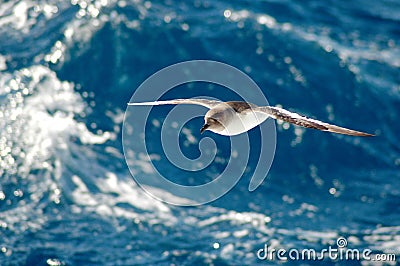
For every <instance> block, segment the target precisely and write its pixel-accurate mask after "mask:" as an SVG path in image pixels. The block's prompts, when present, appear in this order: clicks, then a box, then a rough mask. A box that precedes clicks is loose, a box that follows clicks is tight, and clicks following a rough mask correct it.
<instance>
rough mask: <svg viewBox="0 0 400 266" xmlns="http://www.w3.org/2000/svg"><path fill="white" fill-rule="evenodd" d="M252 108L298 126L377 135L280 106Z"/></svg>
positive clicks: (352, 134) (356, 134) (335, 131)
mask: <svg viewBox="0 0 400 266" xmlns="http://www.w3.org/2000/svg"><path fill="white" fill-rule="evenodd" d="M252 110H253V111H254V112H262V113H266V114H268V115H269V116H271V117H272V118H274V119H278V120H282V121H285V122H288V123H291V124H294V125H297V126H302V127H306V128H314V129H319V130H322V131H328V132H333V133H338V134H345V135H351V136H360V137H370V136H375V135H373V134H369V133H364V132H360V131H355V130H351V129H348V128H344V127H339V126H335V125H331V124H328V123H325V122H322V121H319V120H315V119H312V118H308V117H306V116H302V115H299V114H297V113H292V112H289V111H287V110H285V109H282V108H279V107H273V106H262V107H256V108H252Z"/></svg>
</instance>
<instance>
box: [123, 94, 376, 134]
mask: <svg viewBox="0 0 400 266" xmlns="http://www.w3.org/2000/svg"><path fill="white" fill-rule="evenodd" d="M167 104H168V105H169V104H173V105H176V104H194V105H201V106H204V107H206V108H208V109H209V110H208V112H207V113H206V114H205V116H204V125H203V126H202V127H201V129H200V133H201V134H202V133H204V131H206V130H208V131H211V132H214V133H216V134H220V135H224V136H235V135H239V134H242V133H244V132H247V131H249V130H250V129H252V128H254V127H256V126H258V125H260V124H261V123H263V122H264V121H265V120H267V118H269V117H271V118H273V119H276V120H281V121H284V122H288V123H290V124H294V125H296V126H301V127H305V128H312V129H317V130H321V131H327V132H331V133H337V134H344V135H350V136H359V137H370V136H375V135H374V134H369V133H365V132H361V131H356V130H352V129H348V128H344V127H340V126H336V125H332V124H328V123H326V122H322V121H319V120H316V119H312V118H309V117H307V116H303V115H300V114H298V113H294V112H290V111H288V110H285V109H283V108H281V107H276V106H257V105H255V104H253V103H249V102H244V101H228V102H223V101H218V100H209V99H199V98H191V99H174V100H164V101H153V102H134V103H128V105H129V106H132V105H167Z"/></svg>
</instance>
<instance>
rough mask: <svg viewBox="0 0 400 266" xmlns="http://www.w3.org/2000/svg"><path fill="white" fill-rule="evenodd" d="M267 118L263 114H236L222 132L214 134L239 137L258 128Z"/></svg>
mask: <svg viewBox="0 0 400 266" xmlns="http://www.w3.org/2000/svg"><path fill="white" fill-rule="evenodd" d="M267 118H268V115H267V114H265V113H254V112H246V113H244V114H243V113H241V114H236V115H235V116H234V117H233V119H232V120H231V122H230V123H229V124H228V125H227V126H226V127H225V129H224V130H222V131H219V132H216V133H218V134H221V135H225V136H234V135H239V134H241V133H243V132H246V131H249V130H250V129H252V128H253V127H256V126H258V125H259V124H261V123H262V122H264V121H265V120H266V119H267Z"/></svg>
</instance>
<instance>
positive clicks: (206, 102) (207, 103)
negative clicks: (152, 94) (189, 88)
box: [128, 98, 222, 109]
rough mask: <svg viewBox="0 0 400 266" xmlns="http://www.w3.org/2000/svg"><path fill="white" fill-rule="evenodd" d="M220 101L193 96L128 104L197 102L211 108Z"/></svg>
mask: <svg viewBox="0 0 400 266" xmlns="http://www.w3.org/2000/svg"><path fill="white" fill-rule="evenodd" d="M220 103H222V102H221V101H215V100H207V99H196V98H193V99H175V100H167V101H155V102H141V103H128V105H164V104H196V105H201V106H204V107H207V108H208V109H211V108H213V107H214V106H216V105H217V104H220Z"/></svg>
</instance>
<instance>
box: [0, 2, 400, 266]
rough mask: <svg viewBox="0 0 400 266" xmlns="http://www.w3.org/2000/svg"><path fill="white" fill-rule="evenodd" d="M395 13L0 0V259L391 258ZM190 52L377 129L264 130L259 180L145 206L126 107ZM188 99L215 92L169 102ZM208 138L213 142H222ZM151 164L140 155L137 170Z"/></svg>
mask: <svg viewBox="0 0 400 266" xmlns="http://www.w3.org/2000/svg"><path fill="white" fill-rule="evenodd" d="M399 14H400V2H399V1H396V0H382V1H360V0H354V1H343V0H335V1H334V0H327V1H317V0H301V1H300V0H282V1H275V0H263V1H226V0H213V1H211V0H209V1H200V0H195V1H171V0H165V1H142V0H127V1H124V0H92V1H90V0H72V1H56V0H39V1H31V0H22V1H3V2H1V3H0V118H1V119H0V176H1V181H0V265H256V264H260V265H263V264H272V265H273V264H278V263H282V262H279V261H268V260H267V261H262V260H259V259H258V258H257V251H258V250H259V249H260V248H263V247H264V244H268V245H269V246H270V247H273V248H276V249H279V248H284V249H290V248H298V249H304V248H315V249H316V250H317V251H318V250H322V249H324V248H327V247H328V246H333V247H334V246H335V245H336V240H337V238H338V237H345V238H346V239H347V241H348V247H349V248H355V249H359V250H363V249H371V250H372V252H373V253H374V254H379V253H393V254H396V255H397V259H398V258H399V257H400V179H399V178H400V145H399V143H400V134H399V132H400V123H399V122H398V121H399V120H400V75H399V73H400V72H399V69H400V43H399V41H400V16H399ZM195 59H207V60H216V61H220V62H224V63H226V64H230V65H232V66H235V67H237V68H238V69H240V70H242V71H244V72H245V73H247V74H248V75H249V76H250V77H251V78H252V79H254V81H255V82H256V83H257V84H258V85H259V86H260V88H261V89H262V90H263V92H264V93H265V95H267V97H268V100H269V102H270V103H271V104H272V105H277V104H280V105H282V106H284V107H285V108H288V109H290V110H293V111H297V112H300V113H303V114H306V115H309V116H312V117H316V118H318V119H321V120H324V121H328V122H332V123H335V124H339V125H342V126H346V127H350V128H354V129H358V130H362V131H366V132H371V133H374V134H376V135H377V136H376V137H374V138H354V137H348V136H340V135H333V134H330V133H323V132H318V131H315V130H302V129H299V128H295V127H292V126H291V127H287V125H286V124H277V131H278V132H277V148H276V154H275V159H274V162H273V164H272V167H271V169H270V172H269V174H268V178H267V179H266V180H265V181H264V183H263V184H262V186H261V187H259V188H258V189H257V190H256V191H254V192H249V191H248V189H247V188H248V182H249V179H250V176H247V175H245V176H244V177H243V178H242V179H241V180H240V182H239V183H238V184H237V185H236V186H235V187H234V188H233V189H232V190H231V191H230V192H229V193H228V194H226V195H225V196H223V197H222V198H220V199H218V200H217V201H215V202H212V203H209V204H206V205H203V206H199V207H176V206H172V205H169V204H166V203H162V202H159V201H157V200H155V199H153V198H152V197H149V196H148V195H147V194H146V193H145V192H143V190H142V189H141V188H140V187H139V186H138V185H137V184H136V183H135V182H134V180H133V178H132V177H131V175H130V172H129V170H128V167H127V165H126V162H125V159H124V156H123V152H122V140H121V128H122V122H123V117H124V112H125V109H126V103H127V102H128V101H129V99H130V97H131V95H132V94H133V93H134V91H135V89H136V88H137V87H138V86H139V85H140V84H141V83H142V82H143V81H144V80H145V79H146V78H148V77H149V76H150V75H152V74H153V73H155V72H156V71H158V70H160V69H162V68H163V67H166V66H169V65H171V64H175V63H178V62H182V61H186V60H195ZM196 94H198V95H204V94H209V96H212V97H217V98H221V99H224V97H226V93H225V92H223V91H220V90H213V89H212V88H210V87H207V84H195V85H193V86H188V87H187V95H182V92H181V91H180V92H178V91H172V92H171V93H170V94H169V95H168V96H169V97H170V98H180V97H186V96H195V95H196ZM165 111H166V109H160V110H159V111H157V113H155V115H154V116H153V119H155V120H156V121H158V122H159V123H162V116H163V114H165ZM195 122H196V123H190V124H188V125H187V126H185V127H186V129H187V130H186V131H185V132H186V133H185V134H182V135H181V141H182V143H184V142H185V140H186V139H187V138H192V140H191V141H189V145H187V146H185V145H182V149H183V152H184V153H185V154H186V155H187V156H188V157H189V158H193V157H197V156H198V153H199V150H198V141H199V140H200V139H201V138H202V137H203V136H201V135H200V133H199V132H198V131H199V127H200V126H201V122H202V121H201V120H196V121H195ZM188 132H189V133H188ZM249 134H250V137H251V139H252V142H253V141H254V142H255V143H257V138H258V137H259V134H258V131H257V129H254V130H252V131H251V132H249ZM208 136H209V137H212V138H214V139H216V142H217V144H218V147H219V149H221V150H222V152H223V150H224V146H225V145H224V143H225V141H226V140H225V139H224V138H223V137H220V136H216V135H213V134H208ZM193 139H194V141H193ZM148 141H149V142H150V143H148V145H149V147H152V153H154V154H156V155H159V156H163V150H162V148H161V147H160V146H159V145H158V143H159V139H154V143H153V144H152V143H151V142H152V139H151V138H150V139H149V138H148ZM222 155H227V156H229V154H222ZM148 164H149V162H148V161H147V160H145V159H144V158H141V157H140V156H138V158H137V162H136V164H135V165H136V169H135V170H136V171H137V174H140V175H151V174H152V173H151V171H149V170H148ZM158 166H159V167H161V168H163V167H164V168H165V169H167V170H168V171H172V174H173V173H174V172H173V171H174V170H173V168H172V167H171V166H170V165H167V163H165V165H163V164H162V163H160V164H158ZM216 170H218V167H217V169H214V168H213V169H211V170H210V171H216ZM214 174H215V173H214V172H210V173H209V175H208V176H213V175H214ZM199 178H201V176H196V179H195V180H193V177H191V176H190V173H189V174H187V175H177V176H175V179H176V181H177V182H182V183H186V182H189V183H190V184H199V183H204V182H205V180H206V179H204V180H198V179H199ZM207 178H208V177H207ZM323 262H324V263H325V264H326V265H335V264H336V265H341V264H345V263H346V261H340V260H339V261H333V260H330V259H329V258H327V259H325V260H324V261H323ZM398 262H399V261H398V260H397V263H398ZM297 263H298V262H295V261H289V262H288V263H287V264H289V265H291V264H297ZM302 263H303V264H305V265H307V264H314V263H316V262H315V261H303V262H302ZM347 263H349V262H347ZM351 263H352V264H353V265H375V264H377V263H378V262H376V261H375V262H373V261H369V262H368V261H355V260H353V261H351ZM390 264H392V265H395V264H396V262H391V263H390Z"/></svg>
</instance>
